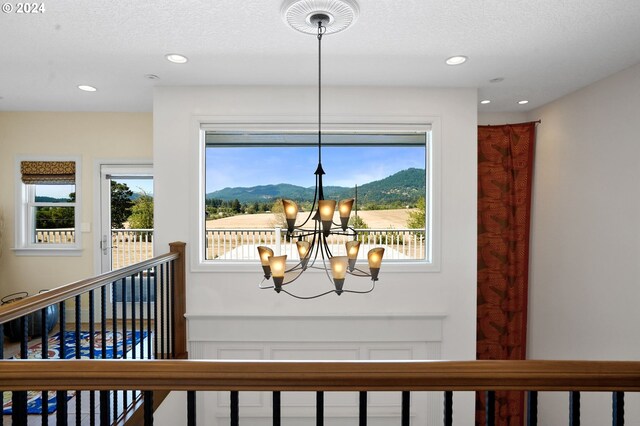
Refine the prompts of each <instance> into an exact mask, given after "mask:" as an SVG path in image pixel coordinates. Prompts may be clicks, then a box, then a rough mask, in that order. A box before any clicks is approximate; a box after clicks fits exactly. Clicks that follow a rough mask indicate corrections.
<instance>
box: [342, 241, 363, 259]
mask: <svg viewBox="0 0 640 426" xmlns="http://www.w3.org/2000/svg"><path fill="white" fill-rule="evenodd" d="M345 245H346V246H347V257H348V258H349V260H352V259H354V260H355V259H357V258H358V251H360V241H349V242H347V244H345Z"/></svg>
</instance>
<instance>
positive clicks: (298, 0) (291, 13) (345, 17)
mask: <svg viewBox="0 0 640 426" xmlns="http://www.w3.org/2000/svg"><path fill="white" fill-rule="evenodd" d="M281 13H282V19H283V20H284V22H286V24H287V25H289V26H290V27H291V28H293V29H294V30H296V31H300V32H302V33H305V34H311V35H317V34H318V23H317V21H315V22H314V20H313V19H312V17H313V16H317V15H324V16H326V18H327V19H325V20H324V22H323V23H322V25H323V26H324V27H325V34H334V33H337V32H340V31H343V30H346V29H347V28H349V27H350V26H351V25H352V24H353V23H354V22H355V21H356V19H358V15H359V14H360V8H359V7H358V3H356V2H355V0H287V1H285V2H284V4H283V5H282V10H281Z"/></svg>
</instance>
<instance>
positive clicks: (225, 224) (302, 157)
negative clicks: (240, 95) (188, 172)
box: [202, 131, 431, 263]
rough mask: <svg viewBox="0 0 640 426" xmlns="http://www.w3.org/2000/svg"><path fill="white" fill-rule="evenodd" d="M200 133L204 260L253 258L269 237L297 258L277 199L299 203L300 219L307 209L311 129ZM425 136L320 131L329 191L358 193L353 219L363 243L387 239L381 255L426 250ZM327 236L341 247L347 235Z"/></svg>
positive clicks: (412, 256)
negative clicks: (203, 171)
mask: <svg viewBox="0 0 640 426" xmlns="http://www.w3.org/2000/svg"><path fill="white" fill-rule="evenodd" d="M204 135H205V137H204V140H205V149H204V157H205V162H204V169H205V173H204V194H202V195H203V197H204V200H203V201H204V204H203V205H204V210H205V211H204V227H203V229H204V236H203V238H204V260H205V261H211V262H214V263H217V262H224V261H230V262H243V261H252V262H255V261H256V260H257V259H258V253H257V249H256V247H257V246H259V245H268V246H270V247H275V250H276V252H280V253H282V254H287V255H288V256H289V259H291V260H292V261H295V260H296V259H297V257H298V254H297V249H296V245H295V241H288V240H287V237H286V220H285V217H284V212H283V208H282V199H290V200H293V201H295V202H296V203H297V204H298V206H299V207H300V212H299V213H298V214H299V221H300V222H302V221H304V218H306V217H308V215H309V209H310V208H311V202H312V200H313V196H314V185H315V175H314V172H315V170H316V167H317V165H318V147H317V137H318V136H317V133H312V132H222V131H206V132H205V133H204ZM429 143H430V133H429V132H428V131H416V132H323V139H322V145H323V147H322V165H323V168H324V171H325V172H326V175H324V177H323V179H324V195H325V198H326V199H334V200H340V199H345V198H355V204H354V206H353V210H352V213H351V219H350V222H349V224H350V226H352V227H353V228H354V229H356V230H357V231H358V234H359V236H358V238H359V239H361V240H362V242H363V243H365V244H375V245H381V246H384V247H385V250H386V251H385V261H399V262H407V261H408V262H416V261H418V262H429V261H430V259H431V253H430V247H431V245H430V244H429V238H430V229H429V223H430V217H429V215H430V207H431V200H430V191H429V187H430V185H429V183H430V182H429V170H428V165H429V160H430V159H429V155H430V154H429ZM337 220H339V219H337ZM331 238H332V239H331V241H329V243H330V244H331V245H332V252H333V253H335V254H336V255H340V254H344V253H342V251H344V250H345V248H344V243H345V242H346V241H343V240H342V239H341V238H344V237H339V236H335V237H334V236H332V237H331ZM361 256H362V257H363V260H364V258H365V256H366V253H361Z"/></svg>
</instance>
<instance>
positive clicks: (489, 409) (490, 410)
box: [485, 391, 496, 426]
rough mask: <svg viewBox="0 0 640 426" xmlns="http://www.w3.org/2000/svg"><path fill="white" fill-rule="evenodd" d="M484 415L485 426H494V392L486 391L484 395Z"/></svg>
mask: <svg viewBox="0 0 640 426" xmlns="http://www.w3.org/2000/svg"><path fill="white" fill-rule="evenodd" d="M485 395H486V396H485V401H486V406H485V414H486V426H495V424H496V393H495V391H487V392H486V393H485Z"/></svg>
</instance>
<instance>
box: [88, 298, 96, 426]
mask: <svg viewBox="0 0 640 426" xmlns="http://www.w3.org/2000/svg"><path fill="white" fill-rule="evenodd" d="M95 301H96V300H95V294H94V291H93V290H90V291H89V359H94V358H95V357H96V349H95V344H96V336H95V334H96V324H95V321H96V318H95V306H94V304H95ZM95 417H96V393H95V391H89V426H94V425H95V424H96V419H95Z"/></svg>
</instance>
